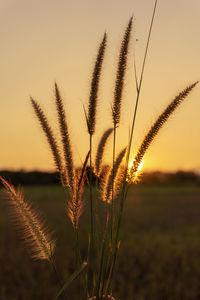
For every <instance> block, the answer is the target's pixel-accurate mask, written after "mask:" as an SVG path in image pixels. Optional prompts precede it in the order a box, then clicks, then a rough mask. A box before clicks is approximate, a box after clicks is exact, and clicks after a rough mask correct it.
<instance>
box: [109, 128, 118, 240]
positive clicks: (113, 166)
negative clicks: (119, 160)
mask: <svg viewBox="0 0 200 300" xmlns="http://www.w3.org/2000/svg"><path fill="white" fill-rule="evenodd" d="M116 129H117V128H116V123H115V122H114V127H113V131H114V132H113V133H114V134H113V165H112V202H111V212H110V213H111V218H110V222H111V245H112V241H113V231H114V174H115V170H114V169H115V148H116Z"/></svg>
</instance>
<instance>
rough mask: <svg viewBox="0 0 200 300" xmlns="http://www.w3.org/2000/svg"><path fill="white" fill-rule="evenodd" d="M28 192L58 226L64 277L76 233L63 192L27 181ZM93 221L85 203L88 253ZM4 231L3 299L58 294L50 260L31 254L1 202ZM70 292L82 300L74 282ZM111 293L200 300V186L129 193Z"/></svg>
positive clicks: (123, 299)
mask: <svg viewBox="0 0 200 300" xmlns="http://www.w3.org/2000/svg"><path fill="white" fill-rule="evenodd" d="M25 195H26V199H30V200H31V201H32V202H33V204H34V206H36V207H37V208H38V210H39V211H41V213H42V215H44V216H45V217H46V219H47V224H48V225H49V228H50V229H52V230H53V231H54V233H55V237H56V239H57V243H56V253H55V255H56V262H57V265H58V269H59V272H60V273H61V274H62V276H63V277H64V278H65V279H67V278H68V277H69V276H70V274H72V272H73V271H74V270H75V260H74V239H73V237H74V236H73V232H72V228H71V224H70V222H69V220H68V217H67V214H66V212H65V209H64V194H63V191H62V189H61V188H60V187H59V186H30V187H25ZM1 198H2V197H1ZM86 198H87V197H86ZM88 224H89V215H88V213H87V205H86V207H85V212H84V214H83V216H82V217H81V222H80V227H81V234H80V239H81V248H82V254H83V255H86V250H87V230H88ZM0 233H1V234H0V299H1V300H17V299H20V300H28V299H30V300H33V299H34V300H37V299H38V300H48V299H49V300H51V299H53V298H54V296H55V295H56V293H57V291H58V290H59V286H58V285H57V282H56V278H54V274H53V272H51V268H50V266H49V264H48V262H45V261H33V260H32V259H31V258H30V257H29V254H28V252H27V250H26V248H25V247H24V244H23V242H22V241H21V239H22V237H21V235H20V234H19V232H18V231H16V228H15V226H14V225H13V223H11V222H10V218H9V217H8V209H7V208H6V205H5V203H4V201H3V200H1V201H0ZM67 293H68V295H69V299H71V300H78V299H79V297H78V293H79V288H78V286H77V284H76V283H73V284H72V285H71V286H70V287H69V289H68V290H67ZM113 295H114V296H115V298H116V300H128V299H137V300H142V299H145V300H147V299H148V300H150V299H152V300H153V299H159V300H165V299H170V300H171V299H172V300H173V299H187V300H188V299H189V300H190V299H191V300H192V299H200V186H187V185H185V186H177V187H176V186H162V187H161V186H135V187H132V188H131V189H130V190H129V194H128V197H127V201H126V205H125V211H124V216H123V223H122V230H121V247H120V252H119V257H118V264H117V267H116V273H115V284H114V290H113Z"/></svg>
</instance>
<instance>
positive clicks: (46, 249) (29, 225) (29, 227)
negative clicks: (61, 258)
mask: <svg viewBox="0 0 200 300" xmlns="http://www.w3.org/2000/svg"><path fill="white" fill-rule="evenodd" d="M0 180H1V182H2V184H3V186H4V192H5V194H6V196H7V197H6V198H7V199H8V200H9V204H10V208H11V210H12V213H13V216H14V218H15V220H16V221H17V224H19V225H20V228H21V230H22V232H23V235H24V240H25V242H26V244H27V246H28V247H29V249H30V251H31V254H32V257H33V258H35V259H47V260H51V258H52V255H53V252H54V247H55V242H54V241H52V239H51V237H50V234H49V232H48V230H47V228H46V226H45V225H44V222H42V221H41V220H40V218H39V217H38V214H37V213H36V212H35V211H34V210H33V208H32V205H31V203H28V202H26V201H25V199H24V194H23V190H22V189H21V188H20V187H19V188H18V190H17V191H15V188H14V186H13V185H11V184H10V183H8V182H7V181H6V180H5V179H4V178H2V177H0Z"/></svg>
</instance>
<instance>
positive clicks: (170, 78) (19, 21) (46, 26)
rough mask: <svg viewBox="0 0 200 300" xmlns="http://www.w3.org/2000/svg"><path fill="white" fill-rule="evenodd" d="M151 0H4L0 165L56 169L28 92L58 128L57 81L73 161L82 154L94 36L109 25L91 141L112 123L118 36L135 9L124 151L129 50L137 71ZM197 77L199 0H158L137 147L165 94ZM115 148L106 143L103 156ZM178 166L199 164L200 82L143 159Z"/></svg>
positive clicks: (124, 136) (148, 166)
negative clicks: (55, 97) (84, 106)
mask: <svg viewBox="0 0 200 300" xmlns="http://www.w3.org/2000/svg"><path fill="white" fill-rule="evenodd" d="M153 5H154V1H153V0H135V1H134V0H101V1H96V0H84V1H83V0H82V1H81V0H73V1H72V0H57V1H55V0H42V1H41V0H1V1H0V23H1V24H0V36H1V48H0V49H1V50H0V53H1V55H0V66H1V68H0V70H1V71H0V128H1V130H0V140H1V148H0V169H5V168H6V169H15V170H16V169H26V170H32V169H40V170H53V169H54V164H53V159H52V157H51V153H50V151H49V148H48V145H47V143H46V139H45V137H44V135H43V133H42V131H41V129H40V126H39V124H38V121H37V119H36V117H35V115H34V113H33V110H32V107H31V105H30V100H29V98H30V96H32V97H33V98H34V99H36V100H38V101H39V102H40V104H41V106H42V107H43V108H44V110H45V112H46V113H47V115H48V117H49V120H50V123H51V124H52V127H53V128H54V129H55V133H56V135H57V137H58V138H59V134H58V128H57V124H56V113H55V106H54V90H53V87H54V82H55V81H56V82H57V83H58V86H59V88H60V91H61V94H62V96H63V98H64V99H65V105H66V113H67V119H68V122H69V127H70V134H71V139H72V144H73V149H74V156H75V161H76V164H77V165H79V164H80V163H81V161H82V160H84V156H85V154H86V152H87V151H88V147H89V137H88V135H87V128H86V123H85V118H84V112H83V104H85V105H86V106H87V103H88V95H89V88H90V79H91V72H92V70H93V65H94V60H95V57H96V52H97V48H98V44H99V42H100V41H101V39H102V37H103V34H104V32H105V31H106V32H107V34H108V47H107V50H106V56H105V61H104V65H103V73H102V81H101V86H100V97H99V104H98V114H97V131H96V135H95V137H94V143H95V145H96V144H97V143H98V140H99V138H100V136H101V134H102V133H103V131H104V130H105V129H107V128H108V127H110V126H112V120H111V104H112V100H113V89H114V80H115V71H116V65H117V59H118V53H119V49H120V42H121V38H122V36H123V33H124V29H125V27H126V25H127V23H128V20H129V18H130V17H131V16H132V15H133V16H134V30H133V34H132V40H131V47H130V53H129V54H130V56H129V61H128V70H127V74H126V84H125V90H124V97H123V104H122V119H121V124H120V128H119V130H118V132H117V138H118V140H117V149H118V151H119V150H120V149H121V148H122V147H123V146H125V145H126V144H127V141H128V134H129V126H130V124H131V119H132V115H133V109H134V104H135V96H136V91H135V80H134V70H133V53H134V51H135V53H136V63H137V68H138V72H139V71H140V69H141V63H142V58H143V55H144V48H145V43H146V38H147V32H148V28H149V24H150V19H151V14H152V9H153ZM136 39H138V41H136ZM199 79H200V1H199V0H190V1H188V0H168V1H166V0H160V1H158V7H157V12H156V17H155V23H154V28H153V32H152V39H151V43H150V49H149V54H148V58H147V64H146V70H145V74H144V82H143V88H142V93H141V98H140V103H139V109H138V115H137V120H136V128H135V135H134V140H133V148H132V155H133V154H134V151H136V149H137V146H138V145H139V143H140V142H141V140H142V138H143V137H144V135H145V133H146V131H147V130H148V128H149V127H150V125H151V123H152V122H153V121H154V120H155V118H156V117H157V115H158V114H159V113H160V112H162V110H163V109H164V108H165V106H166V105H167V104H168V103H169V101H170V100H171V99H172V98H173V97H174V96H176V94H177V93H179V91H181V90H182V89H183V88H185V87H186V86H187V85H189V84H191V83H192V82H194V81H196V80H199ZM111 153H112V144H111V143H110V144H109V145H108V148H107V151H106V157H105V161H106V162H108V161H109V160H110V159H111ZM178 169H183V170H191V169H200V85H199V86H197V87H196V88H195V90H194V91H193V92H192V93H191V94H190V95H189V97H188V98H187V99H186V101H185V102H184V103H183V104H182V105H181V107H180V108H179V109H178V110H177V111H176V112H175V114H174V115H173V116H172V117H171V118H170V120H169V122H168V123H167V124H166V125H165V127H164V128H163V129H162V130H161V132H160V134H159V136H158V137H157V139H156V140H155V142H154V143H153V145H152V146H151V148H150V149H149V151H148V153H147V155H146V156H145V159H144V170H167V171H174V170H178Z"/></svg>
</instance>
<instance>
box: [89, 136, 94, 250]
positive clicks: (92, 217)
mask: <svg viewBox="0 0 200 300" xmlns="http://www.w3.org/2000/svg"><path fill="white" fill-rule="evenodd" d="M90 230H91V247H92V248H93V246H94V207H93V197H92V135H91V134H90Z"/></svg>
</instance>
